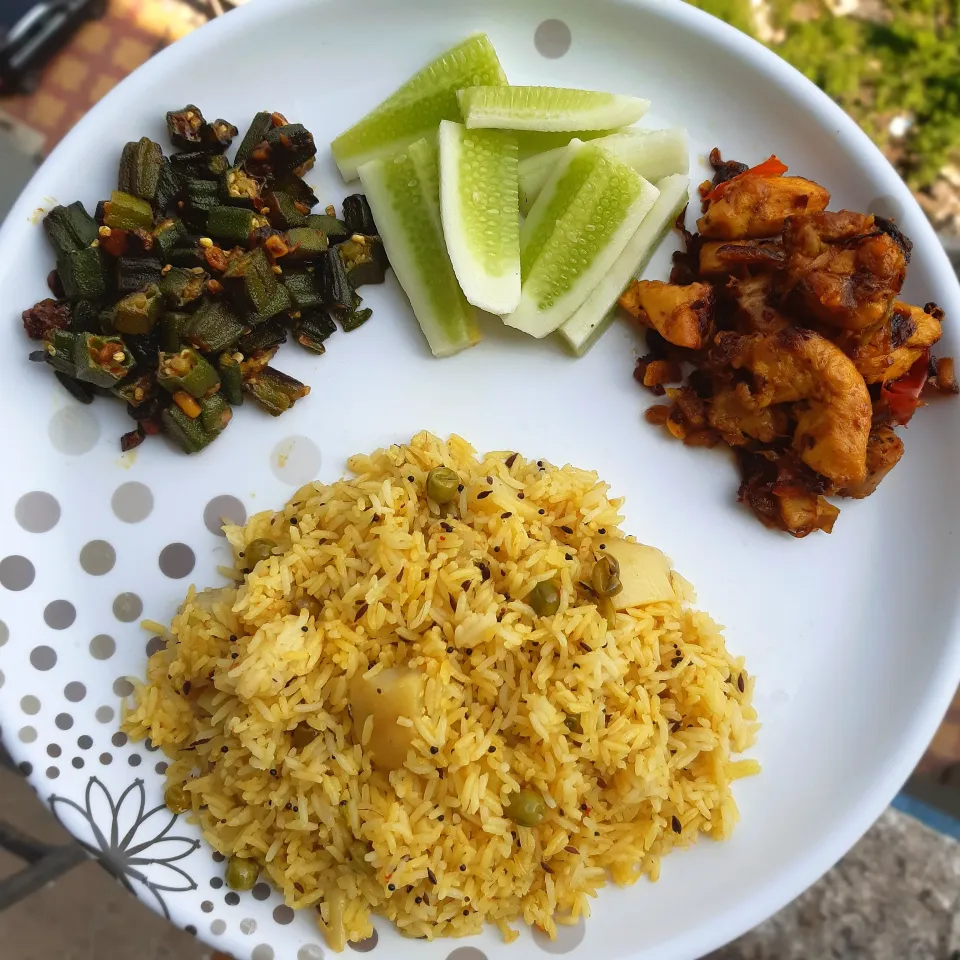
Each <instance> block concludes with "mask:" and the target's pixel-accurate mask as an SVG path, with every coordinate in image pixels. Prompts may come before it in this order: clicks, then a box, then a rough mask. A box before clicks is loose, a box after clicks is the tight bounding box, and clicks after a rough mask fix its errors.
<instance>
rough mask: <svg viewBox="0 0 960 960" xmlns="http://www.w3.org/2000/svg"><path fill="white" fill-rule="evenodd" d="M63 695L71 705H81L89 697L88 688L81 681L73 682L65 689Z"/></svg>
mask: <svg viewBox="0 0 960 960" xmlns="http://www.w3.org/2000/svg"><path fill="white" fill-rule="evenodd" d="M63 695H64V696H65V697H66V698H67V699H68V700H69V701H70V702H71V703H79V702H80V701H81V700H82V699H83V698H84V697H85V696H86V695H87V688H86V687H85V686H84V685H83V684H82V683H81V682H80V681H79V680H71V681H70V682H69V683H68V684H67V685H66V686H65V687H64V688H63Z"/></svg>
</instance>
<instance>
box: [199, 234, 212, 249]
mask: <svg viewBox="0 0 960 960" xmlns="http://www.w3.org/2000/svg"><path fill="white" fill-rule="evenodd" d="M200 246H201V247H204V248H205V249H209V248H210V247H212V246H213V241H212V240H211V239H210V238H209V237H201V238H200Z"/></svg>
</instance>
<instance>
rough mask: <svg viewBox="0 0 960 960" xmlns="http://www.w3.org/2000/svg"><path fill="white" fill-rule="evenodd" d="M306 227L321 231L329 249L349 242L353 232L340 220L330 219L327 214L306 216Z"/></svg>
mask: <svg viewBox="0 0 960 960" xmlns="http://www.w3.org/2000/svg"><path fill="white" fill-rule="evenodd" d="M307 226H308V227H312V228H313V229H314V230H320V231H322V233H323V235H324V236H325V237H326V238H327V240H328V241H329V243H330V246H331V247H332V246H335V245H336V244H338V243H343V241H344V240H349V239H350V237H351V236H352V235H353V231H352V230H351V229H350V228H349V227H348V226H347V225H346V224H345V223H344V222H343V221H342V220H338V219H337V218H336V217H331V216H330V214H328V213H311V214H308V216H307Z"/></svg>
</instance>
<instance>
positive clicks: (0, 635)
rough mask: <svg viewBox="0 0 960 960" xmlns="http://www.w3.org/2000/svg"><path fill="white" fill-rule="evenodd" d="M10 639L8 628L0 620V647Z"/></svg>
mask: <svg viewBox="0 0 960 960" xmlns="http://www.w3.org/2000/svg"><path fill="white" fill-rule="evenodd" d="M9 639H10V628H9V627H8V626H7V625H6V624H5V623H4V622H3V621H2V620H0V647H2V646H3V645H4V644H5V643H6V642H7V641H8V640H9Z"/></svg>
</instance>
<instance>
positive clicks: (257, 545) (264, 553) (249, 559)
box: [243, 537, 277, 570]
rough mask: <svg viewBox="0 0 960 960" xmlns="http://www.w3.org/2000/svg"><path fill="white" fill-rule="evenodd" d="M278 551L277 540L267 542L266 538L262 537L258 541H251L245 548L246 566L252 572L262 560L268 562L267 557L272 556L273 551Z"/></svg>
mask: <svg viewBox="0 0 960 960" xmlns="http://www.w3.org/2000/svg"><path fill="white" fill-rule="evenodd" d="M276 549H277V542H276V540H267V539H266V538H265V537H260V538H259V539H258V540H251V541H250V542H249V543H248V544H247V545H246V546H245V547H244V548H243V559H244V561H245V566H247V567H249V568H250V569H251V570H252V569H253V568H254V567H255V566H256V565H257V564H258V563H259V562H260V561H261V560H266V559H267V557H270V556H272V555H273V551H274V550H276Z"/></svg>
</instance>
